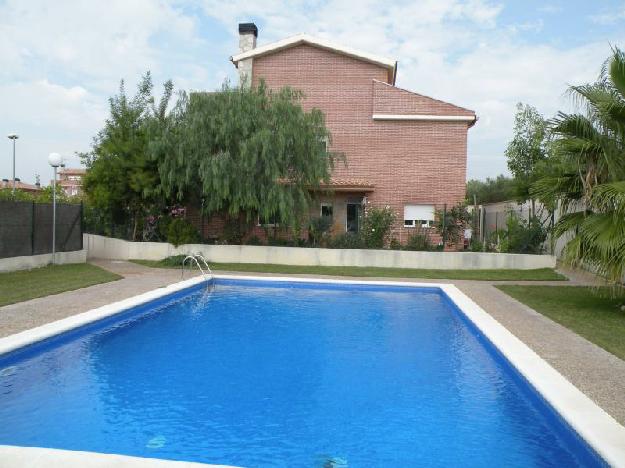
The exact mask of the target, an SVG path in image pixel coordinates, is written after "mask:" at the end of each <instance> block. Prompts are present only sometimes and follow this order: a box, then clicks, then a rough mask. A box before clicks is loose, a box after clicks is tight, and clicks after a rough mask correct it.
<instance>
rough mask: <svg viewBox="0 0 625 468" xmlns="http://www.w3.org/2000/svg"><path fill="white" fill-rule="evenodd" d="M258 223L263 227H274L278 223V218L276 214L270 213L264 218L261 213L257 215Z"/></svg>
mask: <svg viewBox="0 0 625 468" xmlns="http://www.w3.org/2000/svg"><path fill="white" fill-rule="evenodd" d="M258 225H259V226H265V227H276V226H279V225H280V220H279V218H278V215H277V214H275V213H274V214H272V215H271V216H269V217H268V218H264V217H263V216H261V215H258Z"/></svg>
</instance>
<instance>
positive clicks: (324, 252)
mask: <svg viewBox="0 0 625 468" xmlns="http://www.w3.org/2000/svg"><path fill="white" fill-rule="evenodd" d="M84 246H85V248H86V249H87V255H88V257H89V258H103V259H110V260H130V259H137V260H161V259H163V258H166V257H169V256H172V255H181V254H189V253H201V254H202V255H204V257H206V260H207V261H208V262H209V263H211V262H216V263H277V264H283V265H323V266H361V267H389V268H428V269H429V268H431V269H446V270H447V269H448V270H451V269H467V270H479V269H492V268H504V269H520V270H529V269H533V268H553V267H555V266H556V258H555V257H554V256H552V255H525V254H500V253H481V252H412V251H397V250H364V249H313V248H299V247H269V246H256V245H205V244H187V245H181V246H179V247H174V246H173V245H171V244H167V243H161V242H128V241H124V240H120V239H112V238H109V237H102V236H96V235H93V234H84Z"/></svg>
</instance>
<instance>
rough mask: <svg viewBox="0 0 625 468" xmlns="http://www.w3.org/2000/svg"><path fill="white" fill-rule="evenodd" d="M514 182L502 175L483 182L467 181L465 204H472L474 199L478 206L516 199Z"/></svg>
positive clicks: (488, 178)
mask: <svg viewBox="0 0 625 468" xmlns="http://www.w3.org/2000/svg"><path fill="white" fill-rule="evenodd" d="M516 196H517V193H516V185H515V183H514V180H513V179H511V178H510V177H506V176H504V175H503V174H501V175H498V176H497V177H496V178H495V179H491V178H490V177H487V178H486V180H485V181H482V180H475V179H472V180H469V181H468V182H467V203H468V204H470V205H471V204H473V200H474V197H475V199H476V200H477V203H478V204H482V203H496V202H502V201H507V200H512V199H514V198H516Z"/></svg>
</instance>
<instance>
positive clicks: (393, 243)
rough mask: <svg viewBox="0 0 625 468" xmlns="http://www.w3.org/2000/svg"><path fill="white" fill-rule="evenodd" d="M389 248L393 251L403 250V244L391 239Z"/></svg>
mask: <svg viewBox="0 0 625 468" xmlns="http://www.w3.org/2000/svg"><path fill="white" fill-rule="evenodd" d="M388 247H389V249H391V250H401V249H402V248H403V247H402V245H401V242H399V241H398V240H397V239H395V238H394V237H393V238H392V239H391V242H390V243H389V245H388Z"/></svg>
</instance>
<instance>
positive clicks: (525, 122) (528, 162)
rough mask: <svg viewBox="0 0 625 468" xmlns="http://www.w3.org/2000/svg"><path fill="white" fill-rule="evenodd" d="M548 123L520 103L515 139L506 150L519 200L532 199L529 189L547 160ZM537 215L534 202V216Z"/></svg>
mask: <svg viewBox="0 0 625 468" xmlns="http://www.w3.org/2000/svg"><path fill="white" fill-rule="evenodd" d="M546 130H547V123H546V121H545V119H543V117H542V115H540V113H539V112H538V111H537V110H536V109H535V108H534V107H532V106H530V105H527V104H523V103H518V104H517V113H516V115H515V117H514V136H513V137H512V141H510V143H508V147H507V148H506V152H505V154H506V158H507V159H508V169H510V172H511V173H512V175H513V177H514V182H515V184H516V192H517V197H518V198H519V199H521V200H523V201H525V200H527V199H531V194H530V186H531V184H532V183H533V182H535V181H536V180H537V179H538V178H539V177H540V175H541V168H542V167H543V164H542V163H543V162H544V161H545V160H546V159H547V154H548V145H547V138H546V135H547V133H546ZM533 215H534V200H532V214H531V216H533Z"/></svg>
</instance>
